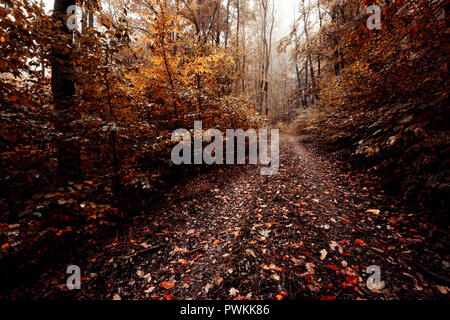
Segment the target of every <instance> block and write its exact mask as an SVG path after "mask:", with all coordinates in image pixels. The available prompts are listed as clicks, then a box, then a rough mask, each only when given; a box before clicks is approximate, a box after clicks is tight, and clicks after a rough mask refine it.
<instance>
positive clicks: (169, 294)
mask: <svg viewBox="0 0 450 320" xmlns="http://www.w3.org/2000/svg"><path fill="white" fill-rule="evenodd" d="M164 298H165V299H166V300H173V294H171V293H169V291H166V292H164Z"/></svg>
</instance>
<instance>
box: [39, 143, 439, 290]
mask: <svg viewBox="0 0 450 320" xmlns="http://www.w3.org/2000/svg"><path fill="white" fill-rule="evenodd" d="M366 182H367V183H368V182H370V181H369V180H368V178H367V177H362V176H361V175H358V176H354V175H353V173H346V172H341V171H340V170H339V168H338V167H337V165H336V164H335V163H332V162H331V161H330V160H328V159H326V158H324V157H323V156H321V155H320V152H318V151H315V150H313V148H311V147H305V146H304V145H302V144H299V143H298V142H297V141H296V138H294V137H292V136H282V141H281V149H280V171H279V173H278V174H277V175H275V176H272V177H265V176H261V175H260V174H259V168H258V167H255V166H253V167H251V166H247V167H242V166H240V167H233V168H226V167H224V168H219V169H217V170H213V171H211V172H209V173H206V174H201V175H199V176H198V177H196V178H195V179H193V180H192V181H190V182H189V183H188V184H187V185H180V186H178V187H177V188H175V189H174V190H173V191H172V192H171V193H170V194H168V195H167V205H166V206H164V208H162V209H161V210H159V209H158V210H159V212H147V213H146V214H145V215H143V216H141V217H137V218H136V219H135V220H134V221H133V223H131V225H130V226H129V229H128V230H126V231H124V232H122V234H120V236H118V237H117V239H116V240H115V241H112V242H110V243H106V244H105V245H104V247H97V248H92V249H90V250H89V251H88V252H86V259H85V261H80V262H79V263H77V262H76V261H73V263H74V264H79V265H80V267H81V270H82V272H83V275H84V276H85V278H83V282H82V289H81V290H75V291H70V292H69V291H67V289H66V288H65V286H64V285H62V284H61V283H62V282H64V283H65V280H64V279H65V277H66V275H65V274H63V273H61V274H60V279H61V280H60V281H59V282H58V281H55V282H56V283H59V284H58V285H57V284H53V285H51V286H50V287H48V286H47V288H45V292H43V293H42V295H43V296H46V297H55V298H56V297H61V296H66V295H67V296H69V297H73V298H78V299H86V298H95V299H119V298H120V299H335V298H337V299H396V298H399V297H402V298H404V299H405V298H429V297H433V296H434V297H439V296H440V292H442V290H445V287H443V285H444V284H442V283H441V286H436V284H435V283H433V282H430V280H431V281H433V279H429V278H427V275H423V274H422V271H421V270H422V269H418V268H417V267H416V264H415V262H419V263H420V261H418V259H426V258H424V257H422V258H420V257H419V256H421V253H422V252H423V247H424V240H425V237H423V236H421V235H420V234H419V233H418V231H417V230H419V229H420V223H419V222H417V223H416V225H414V224H411V223H413V222H409V221H408V223H406V222H405V221H403V219H404V218H403V217H404V216H405V214H404V213H402V212H400V209H399V211H397V208H396V206H395V203H392V202H390V200H389V199H387V198H386V197H385V196H384V195H383V194H382V193H380V194H378V193H377V192H376V189H375V188H373V187H371V186H369V185H366ZM370 209H372V211H369V212H367V210H370ZM373 209H376V210H373ZM377 210H380V212H378V211H377ZM414 252H417V254H415V256H412V254H413V253H414ZM430 252H431V251H430ZM431 259H432V258H431ZM371 265H376V266H379V267H380V270H381V280H382V281H384V283H385V288H384V289H383V290H381V291H378V292H373V291H371V290H369V289H368V288H367V285H366V279H367V278H368V277H369V275H368V274H366V269H367V267H369V266H371ZM48 282H50V281H48ZM441 297H442V296H441Z"/></svg>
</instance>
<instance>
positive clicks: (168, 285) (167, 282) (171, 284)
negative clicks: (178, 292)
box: [159, 281, 175, 290]
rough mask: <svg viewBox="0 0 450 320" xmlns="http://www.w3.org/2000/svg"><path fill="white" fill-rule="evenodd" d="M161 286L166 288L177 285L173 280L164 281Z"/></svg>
mask: <svg viewBox="0 0 450 320" xmlns="http://www.w3.org/2000/svg"><path fill="white" fill-rule="evenodd" d="M159 285H160V286H161V287H163V288H164V289H167V290H169V289H172V288H173V287H175V283H174V282H173V281H163V282H161V283H160V284H159Z"/></svg>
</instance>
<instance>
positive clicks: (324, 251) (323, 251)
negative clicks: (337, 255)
mask: <svg viewBox="0 0 450 320" xmlns="http://www.w3.org/2000/svg"><path fill="white" fill-rule="evenodd" d="M327 254H328V252H327V250H325V249H323V250H321V251H320V260H323V259H325V257H326V256H327Z"/></svg>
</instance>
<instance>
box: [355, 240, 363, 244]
mask: <svg viewBox="0 0 450 320" xmlns="http://www.w3.org/2000/svg"><path fill="white" fill-rule="evenodd" d="M355 243H356V244H365V243H364V240H361V239H356V240H355Z"/></svg>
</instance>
